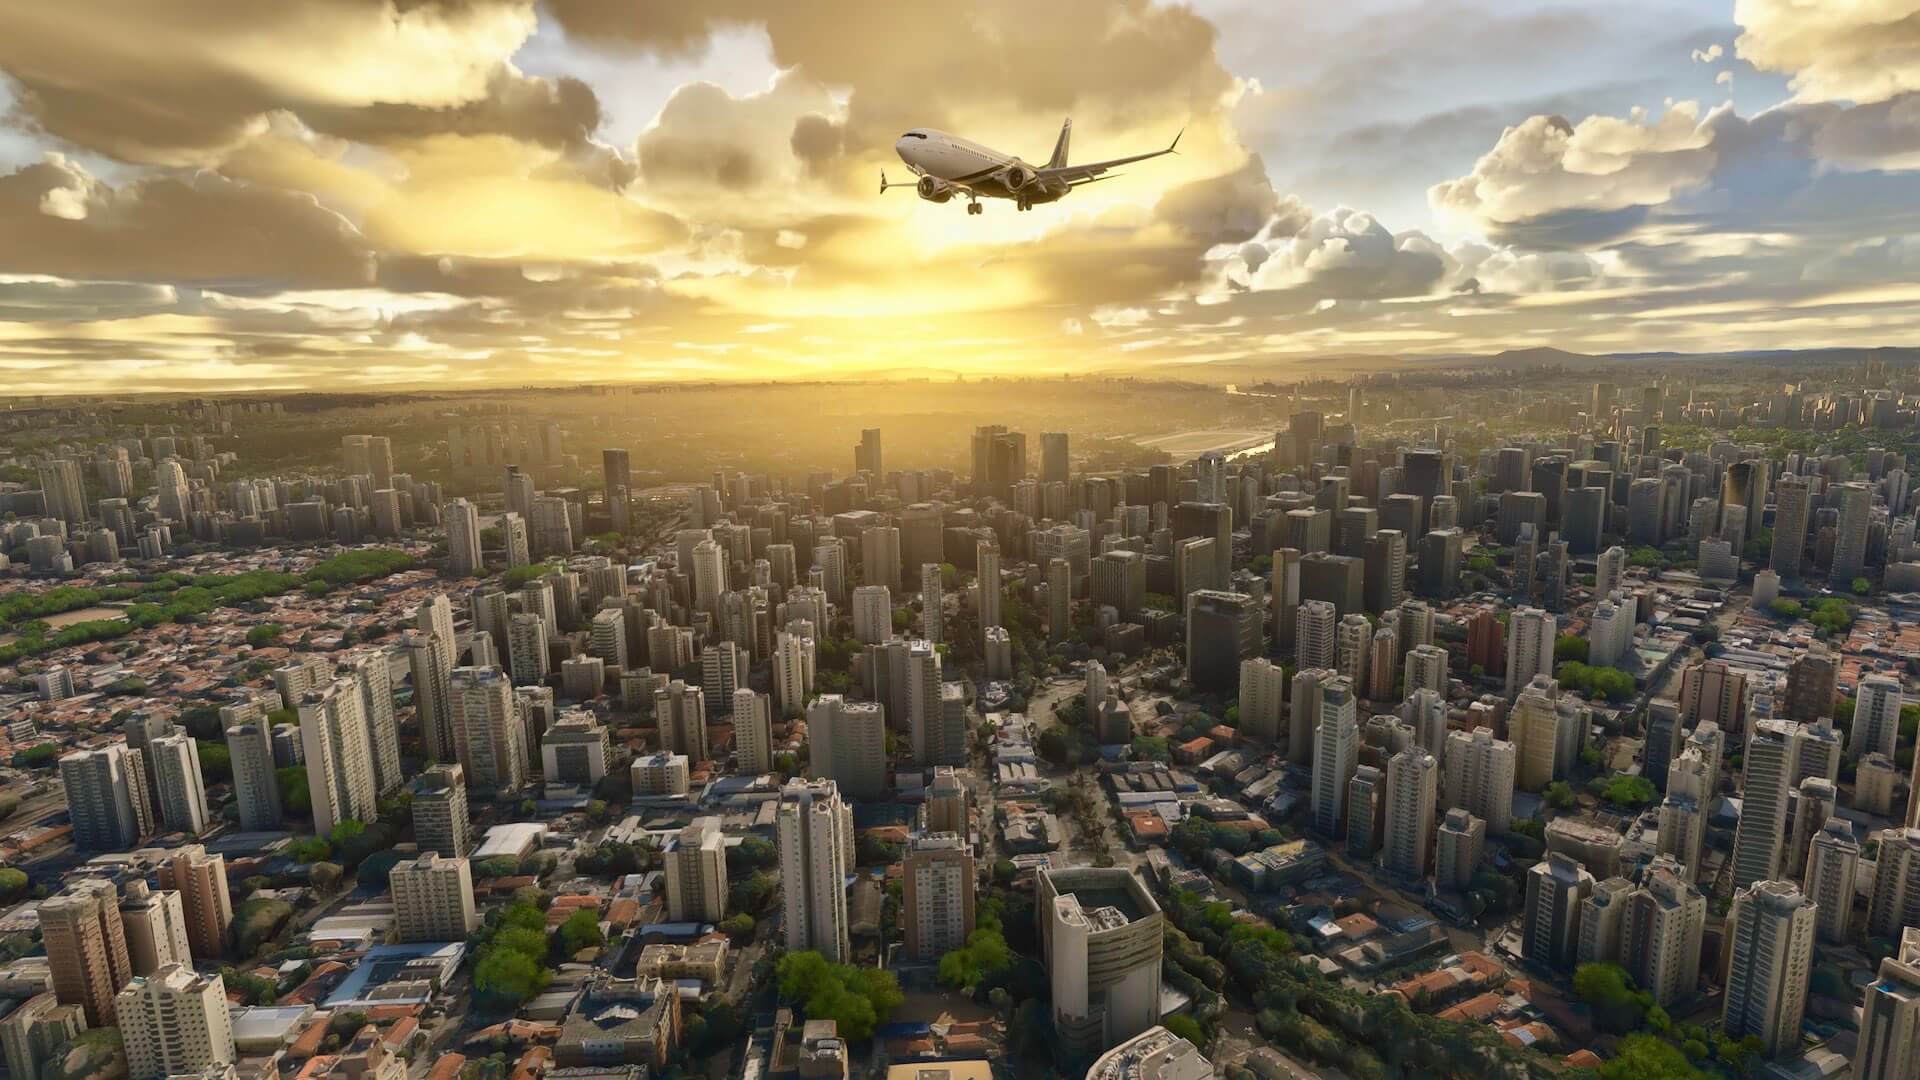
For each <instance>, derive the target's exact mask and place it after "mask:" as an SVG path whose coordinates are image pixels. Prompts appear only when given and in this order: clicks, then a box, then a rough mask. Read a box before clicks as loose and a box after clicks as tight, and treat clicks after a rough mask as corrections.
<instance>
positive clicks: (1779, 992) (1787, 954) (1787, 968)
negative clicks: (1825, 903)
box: [1721, 881, 1817, 1058]
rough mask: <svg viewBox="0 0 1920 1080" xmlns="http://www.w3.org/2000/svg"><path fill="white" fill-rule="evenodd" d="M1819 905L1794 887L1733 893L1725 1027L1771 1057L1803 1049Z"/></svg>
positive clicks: (1765, 886)
mask: <svg viewBox="0 0 1920 1080" xmlns="http://www.w3.org/2000/svg"><path fill="white" fill-rule="evenodd" d="M1816 921H1817V912H1816V911H1815V905H1814V902H1813V901H1812V900H1811V899H1809V898H1808V897H1807V896H1806V895H1805V894H1804V893H1802V892H1801V891H1800V890H1799V889H1798V888H1797V887H1796V886H1794V885H1793V883H1791V882H1787V881H1758V882H1754V883H1753V884H1752V885H1749V886H1746V887H1743V888H1740V889H1738V890H1737V891H1736V892H1735V893H1734V894H1733V908H1732V910H1730V911H1729V912H1728V913H1727V921H1726V942H1725V944H1724V945H1723V946H1722V947H1723V948H1724V949H1726V950H1727V952H1728V956H1729V962H1728V966H1727V989H1726V995H1725V1007H1724V1009H1723V1010H1722V1013H1721V1020H1722V1023H1721V1027H1722V1030H1724V1031H1725V1032H1726V1035H1727V1037H1728V1038H1730V1039H1742V1038H1745V1037H1746V1036H1748V1035H1752V1036H1754V1037H1756V1038H1758V1039H1759V1040H1760V1044H1761V1046H1762V1048H1763V1050H1764V1052H1765V1054H1766V1056H1767V1057H1770V1058H1777V1057H1780V1056H1782V1055H1783V1054H1785V1053H1787V1052H1788V1051H1790V1050H1793V1049H1796V1048H1797V1047H1798V1046H1799V1045H1800V1022H1801V1020H1802V1019H1803V1018H1804V1017H1805V1015H1806V1009H1807V983H1808V981H1809V979H1811V977H1812V975H1813V935H1814V925H1815V922H1816Z"/></svg>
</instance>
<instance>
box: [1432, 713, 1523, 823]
mask: <svg viewBox="0 0 1920 1080" xmlns="http://www.w3.org/2000/svg"><path fill="white" fill-rule="evenodd" d="M1443 757H1444V759H1445V761H1446V768H1445V770H1444V772H1445V799H1446V805H1447V806H1448V807H1460V808H1462V809H1465V810H1467V811H1468V812H1470V813H1472V814H1473V816H1474V817H1477V818H1479V819H1480V820H1482V821H1484V822H1486V823H1487V831H1488V832H1490V833H1492V834H1493V835H1495V836H1502V835H1505V834H1506V831H1507V825H1508V823H1509V822H1510V821H1511V820H1512V816H1513V777H1514V770H1515V768H1516V765H1517V760H1518V755H1517V754H1516V753H1515V752H1514V748H1513V744H1512V743H1510V742H1506V741H1504V740H1501V739H1496V738H1494V737H1493V732H1492V731H1491V730H1489V729H1487V728H1483V727H1482V728H1475V729H1473V731H1472V732H1465V731H1450V732H1448V733H1447V750H1446V753H1445V754H1444V755H1443Z"/></svg>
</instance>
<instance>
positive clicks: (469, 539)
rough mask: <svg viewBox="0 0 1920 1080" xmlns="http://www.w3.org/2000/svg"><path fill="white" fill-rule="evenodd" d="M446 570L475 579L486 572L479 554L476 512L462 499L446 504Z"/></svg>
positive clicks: (478, 518)
mask: <svg viewBox="0 0 1920 1080" xmlns="http://www.w3.org/2000/svg"><path fill="white" fill-rule="evenodd" d="M444 520H445V524H446V529H447V568H448V569H449V570H451V571H452V572H453V576H454V577H460V578H467V577H477V576H479V575H480V574H481V573H483V572H484V571H485V570H486V565H487V564H486V561H485V560H484V559H483V558H482V557H481V554H480V509H479V507H476V506H475V505H473V504H472V503H470V502H468V501H467V500H465V499H454V500H453V501H451V502H449V503H447V505H446V507H445V516H444Z"/></svg>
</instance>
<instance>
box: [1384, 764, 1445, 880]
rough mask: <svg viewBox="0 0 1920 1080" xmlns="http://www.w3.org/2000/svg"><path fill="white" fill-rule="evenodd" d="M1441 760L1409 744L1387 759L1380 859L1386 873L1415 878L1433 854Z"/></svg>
mask: <svg viewBox="0 0 1920 1080" xmlns="http://www.w3.org/2000/svg"><path fill="white" fill-rule="evenodd" d="M1439 774H1440V763H1439V762H1438V761H1435V760H1434V757H1433V755H1432V754H1429V753H1427V752H1426V751H1425V750H1422V749H1420V748H1419V747H1417V746H1409V747H1407V748H1406V749H1405V750H1402V751H1400V752H1399V753H1397V754H1395V755H1393V757H1391V758H1389V759H1388V760H1387V830H1386V846H1385V848H1384V849H1382V851H1381V854H1380V863H1381V865H1382V866H1384V867H1386V869H1387V872H1388V873H1392V874H1399V875H1401V876H1403V877H1407V878H1412V879H1415V880H1418V879H1421V878H1424V877H1426V876H1427V868H1428V867H1429V866H1430V865H1431V860H1432V855H1433V826H1434V801H1435V798H1436V797H1437V795H1438V794H1439V780H1440V775H1439Z"/></svg>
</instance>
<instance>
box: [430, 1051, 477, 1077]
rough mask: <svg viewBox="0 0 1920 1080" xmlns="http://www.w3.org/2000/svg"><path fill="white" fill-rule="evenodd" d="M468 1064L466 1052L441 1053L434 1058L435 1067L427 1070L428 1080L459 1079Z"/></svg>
mask: <svg viewBox="0 0 1920 1080" xmlns="http://www.w3.org/2000/svg"><path fill="white" fill-rule="evenodd" d="M466 1064H467V1056H466V1055H465V1054H455V1053H446V1054H441V1055H440V1056H439V1057H437V1058H435V1059H434V1062H433V1068H431V1069H428V1070H427V1080H457V1078H458V1077H459V1075H460V1070H461V1069H462V1068H465V1067H466Z"/></svg>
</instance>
